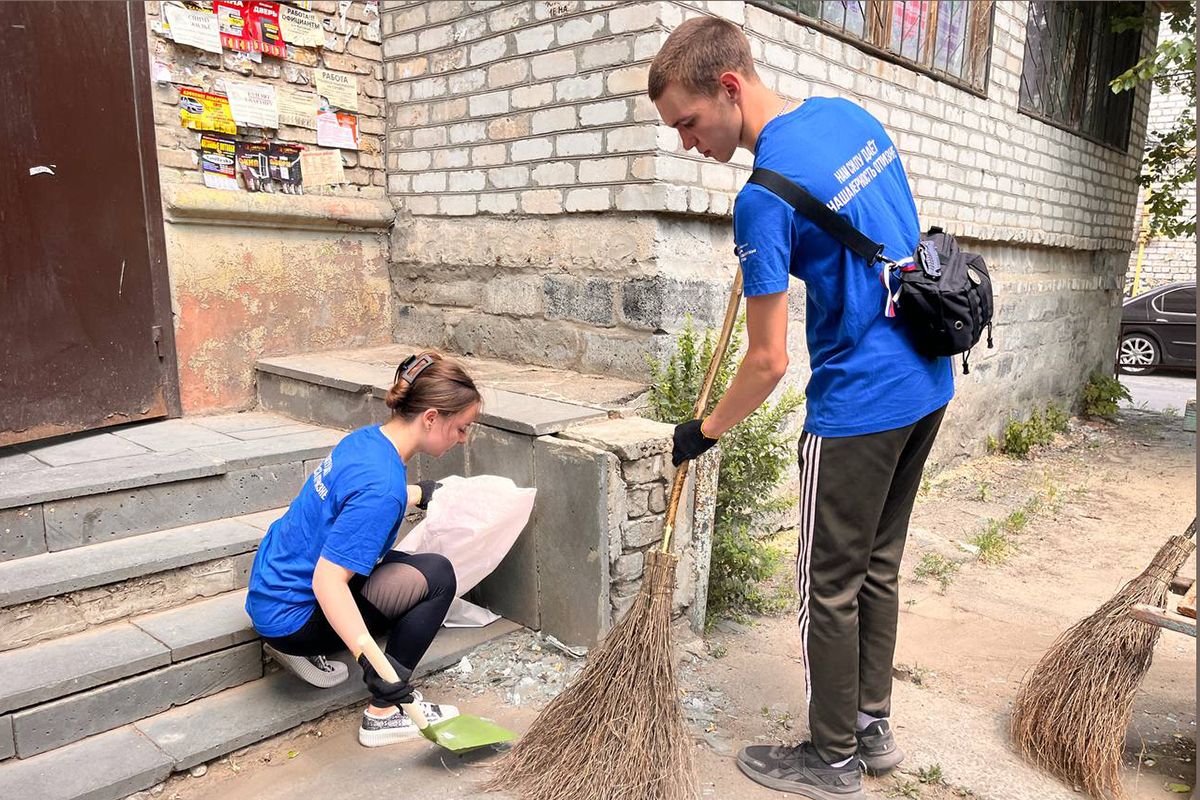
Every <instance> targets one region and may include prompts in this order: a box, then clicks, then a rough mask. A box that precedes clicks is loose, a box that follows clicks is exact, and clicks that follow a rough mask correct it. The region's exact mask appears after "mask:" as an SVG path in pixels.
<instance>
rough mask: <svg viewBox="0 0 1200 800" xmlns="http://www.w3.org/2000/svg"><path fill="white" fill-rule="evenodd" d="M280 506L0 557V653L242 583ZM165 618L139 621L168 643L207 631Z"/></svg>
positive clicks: (169, 607) (155, 609)
mask: <svg viewBox="0 0 1200 800" xmlns="http://www.w3.org/2000/svg"><path fill="white" fill-rule="evenodd" d="M283 512H284V509H282V508H280V509H273V510H270V511H264V512H257V513H254V514H244V515H241V516H237V517H231V518H229V519H222V520H216V521H213V522H204V523H201V524H199V525H189V526H185V527H182V528H175V529H172V530H166V531H158V532H156V533H147V534H143V535H141V536H135V537H132V538H128V539H118V540H116V541H112V542H107V543H105V544H97V545H90V546H88V547H83V548H76V549H73V550H64V551H62V552H58V553H43V554H41V555H37V556H29V557H27V558H21V559H17V560H15V561H6V562H0V653H4V652H6V651H11V650H13V649H15V648H21V647H26V646H28V645H32V644H35V643H37V642H42V641H46V640H52V639H57V638H59V637H63V636H67V635H69V634H79V633H83V632H85V631H89V630H92V629H97V628H99V627H100V626H102V625H105V624H107V623H113V622H123V621H126V620H127V619H128V618H130V617H138V615H143V614H149V613H151V612H156V611H166V610H167V609H171V608H174V607H176V606H180V605H183V604H184V603H188V602H190V601H192V600H194V599H196V598H202V597H212V596H215V595H218V594H221V593H223V592H229V591H233V590H237V589H241V588H244V587H245V586H246V583H247V581H248V579H249V572H250V565H251V563H252V562H253V559H254V552H255V551H256V550H257V548H258V544H259V542H260V541H261V540H262V537H263V535H264V534H265V533H266V529H267V528H268V527H269V526H270V524H271V523H272V522H273V521H274V520H275V519H278V518H279V517H280V516H281V515H282V514H283ZM181 613H182V612H181ZM160 618H161V619H160ZM171 619H173V617H172V615H170V614H161V615H156V617H155V621H143V620H141V619H139V624H142V625H144V626H145V627H144V628H143V630H144V631H145V632H148V633H149V634H150V635H152V636H153V635H162V636H164V637H168V636H171V637H174V638H172V639H171V640H170V644H171V645H172V646H174V645H175V643H176V642H185V641H187V640H188V637H189V636H202V635H204V634H203V633H202V631H204V630H207V628H204V627H199V626H193V625H191V623H188V625H186V626H184V627H185V628H189V629H190V631H191V632H190V633H189V632H188V631H186V630H181V631H178V632H170V631H165V630H159V629H158V626H163V627H165V626H168V625H169V624H170V620H171ZM221 619H223V618H220V619H217V620H216V621H217V622H218V623H220V621H221ZM135 638H136V637H135ZM164 641H166V639H164ZM190 654H194V652H193V653H190ZM3 657H4V656H0V658H3ZM2 674H3V671H0V675H2ZM0 696H2V695H0Z"/></svg>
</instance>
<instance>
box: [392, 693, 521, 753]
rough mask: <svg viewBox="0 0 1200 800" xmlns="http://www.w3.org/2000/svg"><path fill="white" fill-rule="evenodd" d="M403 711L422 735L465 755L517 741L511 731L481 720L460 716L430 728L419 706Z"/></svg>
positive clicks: (412, 706)
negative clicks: (415, 724)
mask: <svg viewBox="0 0 1200 800" xmlns="http://www.w3.org/2000/svg"><path fill="white" fill-rule="evenodd" d="M400 708H401V709H403V711H404V713H405V714H408V717H409V719H411V720H412V721H413V722H415V723H417V729H418V730H420V731H421V735H422V736H424V737H425V738H426V739H428V740H429V741H431V742H433V743H434V744H437V745H441V746H442V747H444V748H446V749H447V750H450V751H452V752H455V753H466V752H468V751H470V750H477V749H478V748H480V747H487V746H488V745H493V744H503V743H505V742H511V741H512V740H513V739H515V738H516V734H514V733H513V732H512V731H510V730H506V729H504V728H501V727H500V726H499V725H497V724H495V723H494V722H489V721H488V720H486V719H481V718H480V717H472V716H470V715H467V714H461V715H459V716H457V717H451V718H450V719H444V720H441V721H440V722H435V723H433V724H432V725H430V724H429V722H427V721H426V719H425V715H424V714H422V713H421V708H420V706H418V705H417V704H415V703H413V704H411V705H410V704H407V703H405V704H403V705H401V706H400Z"/></svg>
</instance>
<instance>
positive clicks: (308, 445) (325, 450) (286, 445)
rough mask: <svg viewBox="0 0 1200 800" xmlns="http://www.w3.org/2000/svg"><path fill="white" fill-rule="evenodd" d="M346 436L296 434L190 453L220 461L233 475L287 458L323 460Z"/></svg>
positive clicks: (326, 431) (315, 432)
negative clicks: (236, 472)
mask: <svg viewBox="0 0 1200 800" xmlns="http://www.w3.org/2000/svg"><path fill="white" fill-rule="evenodd" d="M345 435H346V434H345V432H344V431H335V430H329V429H328V428H317V429H316V430H312V431H308V432H305V433H293V434H289V435H285V436H278V437H270V438H267V439H257V440H255V441H251V442H243V441H238V442H234V443H230V444H218V445H210V446H208V447H198V448H196V449H195V450H192V451H189V452H192V453H195V454H197V455H200V456H207V457H208V458H213V459H218V460H220V461H221V462H223V463H224V464H225V465H226V469H228V470H231V471H232V470H238V469H254V468H255V467H261V466H265V465H267V464H277V463H279V462H280V461H281V460H283V459H284V458H286V460H288V461H305V460H307V459H310V458H324V457H325V456H326V455H328V454H329V451H330V450H332V449H333V446H334V445H336V444H337V443H338V442H339V441H340V440H341V438H342V437H343V436H345Z"/></svg>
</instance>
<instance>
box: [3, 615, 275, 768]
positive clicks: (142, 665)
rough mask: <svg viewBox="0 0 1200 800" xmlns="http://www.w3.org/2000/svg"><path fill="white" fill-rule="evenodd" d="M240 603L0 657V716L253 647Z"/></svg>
mask: <svg viewBox="0 0 1200 800" xmlns="http://www.w3.org/2000/svg"><path fill="white" fill-rule="evenodd" d="M245 602H246V592H245V591H235V592H226V593H225V594H222V595H219V596H217V597H214V598H210V599H206V600H199V601H196V602H193V603H188V604H187V605H184V606H180V607H178V608H174V609H171V610H169V611H162V612H158V613H154V614H145V615H142V616H135V617H132V618H131V619H130V620H129V621H128V622H119V623H116V624H113V625H105V626H103V627H100V628H96V629H95V630H90V631H86V632H84V633H79V634H75V635H72V636H64V637H62V638H60V639H55V640H52V641H49V642H44V643H40V644H35V645H31V646H28V647H22V648H19V649H17V650H10V651H8V652H6V653H0V676H3V680H2V681H0V716H2V715H5V714H9V713H10V712H13V711H20V710H22V709H25V708H28V707H31V706H34V705H37V704H39V703H46V702H48V701H51V700H55V699H58V698H62V697H66V696H67V695H73V694H76V693H77V692H83V691H86V690H88V689H92V688H94V687H97V686H103V685H105V684H110V683H113V682H116V681H119V680H122V679H124V678H129V677H131V676H134V675H139V674H141V673H144V672H148V671H150V670H154V669H158V668H161V667H166V666H169V665H170V664H172V663H177V662H180V661H186V660H188V659H191V658H196V657H199V656H203V655H207V654H208V653H211V652H214V651H217V650H222V649H226V648H230V647H234V646H236V645H239V644H244V643H246V642H251V641H254V640H255V639H257V638H258V634H257V633H256V632H255V630H254V627H253V626H252V625H251V624H250V618H249V617H248V616H247V615H246V612H245V611H244V610H243V605H244V604H245ZM0 749H3V745H2V744H0Z"/></svg>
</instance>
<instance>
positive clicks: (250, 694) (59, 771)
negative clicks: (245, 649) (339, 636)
mask: <svg viewBox="0 0 1200 800" xmlns="http://www.w3.org/2000/svg"><path fill="white" fill-rule="evenodd" d="M519 627H520V626H518V625H516V624H514V623H511V622H508V621H506V620H500V621H497V622H494V623H492V624H491V625H489V626H487V627H485V628H452V629H443V630H442V631H441V632H440V633H439V634H438V637H437V638H436V639H435V640H434V642H433V645H432V646H431V647H430V650H429V652H428V653H427V654H426V656H425V659H424V660H423V661H422V662H421V665H420V667H419V668H418V670H417V675H418V676H421V675H426V674H428V673H430V672H435V671H437V670H440V669H444V668H446V667H448V666H451V665H453V664H455V663H457V662H458V661H459V660H460V659H461V658H462V657H463V656H465V655H469V654H470V652H471V651H472V650H474V649H475V648H476V647H479V646H480V645H482V644H484V643H486V642H489V641H492V640H494V639H497V638H499V637H501V636H505V635H507V634H509V633H512V632H514V631H515V630H518V629H519ZM338 658H339V660H342V661H343V662H344V663H346V664H347V666H348V667H349V669H350V677H349V679H348V680H347V681H346V682H345V683H343V684H341V685H340V686H336V687H334V688H332V689H317V688H314V687H311V686H308V685H307V684H304V683H302V682H300V681H299V680H297V679H296V678H294V677H293V676H292V675H290V674H287V673H282V672H277V673H273V674H271V675H268V676H266V677H264V678H262V679H260V680H255V681H251V682H249V683H246V684H243V685H241V686H238V687H235V688H232V689H226V690H224V691H221V692H218V693H217V694H214V695H212V696H210V697H206V698H204V699H200V700H195V701H193V702H190V703H188V704H186V705H182V706H179V707H177V708H174V709H171V710H170V711H166V712H163V713H161V714H156V715H154V716H152V717H148V718H146V719H143V720H141V721H139V722H136V723H134V724H131V725H126V726H124V727H121V728H117V729H115V730H112V731H109V732H107V733H102V734H99V735H96V736H91V737H89V738H87V739H84V740H82V741H79V742H76V743H74V744H70V745H67V746H65V747H60V748H57V749H54V750H51V751H49V752H46V753H42V754H41V755H36V756H32V757H30V758H22V759H15V760H10V761H7V762H4V763H3V764H0V797H3V798H5V800H80V799H84V800H117V798H122V797H125V796H127V795H129V794H132V793H133V792H137V791H141V790H143V789H147V788H149V787H151V786H153V785H155V784H156V783H159V782H160V781H162V780H163V779H164V778H166V777H167V776H168V775H169V774H170V773H171V772H172V771H178V770H184V769H189V768H190V767H192V766H195V765H196V764H200V763H203V762H204V761H208V760H211V759H214V758H218V757H220V756H222V755H225V754H226V753H230V752H232V751H234V750H237V749H238V748H241V747H245V746H247V745H249V744H253V743H255V742H258V741H261V740H263V739H266V738H268V737H270V736H274V735H276V734H279V733H283V732H284V731H286V730H288V729H289V728H293V727H295V726H296V725H299V724H301V723H303V722H307V721H310V720H314V719H317V718H319V717H321V716H322V715H324V714H326V713H329V712H330V711H333V710H336V709H339V708H343V707H345V706H348V705H352V704H354V703H357V702H361V701H362V700H364V699H365V698H366V691H365V689H364V687H363V684H362V677H361V672H360V670H359V668H358V665H357V664H356V663H354V662H353V661H352V660H351V659H350V656H349V654H347V653H342V654H341V655H340V656H338Z"/></svg>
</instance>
